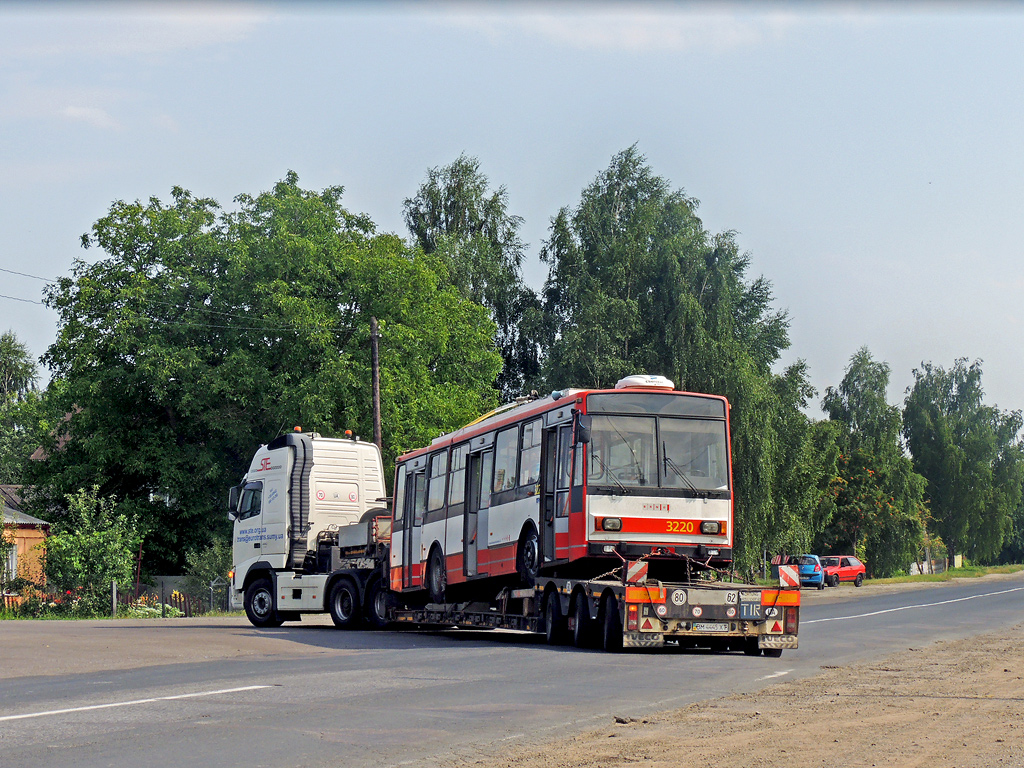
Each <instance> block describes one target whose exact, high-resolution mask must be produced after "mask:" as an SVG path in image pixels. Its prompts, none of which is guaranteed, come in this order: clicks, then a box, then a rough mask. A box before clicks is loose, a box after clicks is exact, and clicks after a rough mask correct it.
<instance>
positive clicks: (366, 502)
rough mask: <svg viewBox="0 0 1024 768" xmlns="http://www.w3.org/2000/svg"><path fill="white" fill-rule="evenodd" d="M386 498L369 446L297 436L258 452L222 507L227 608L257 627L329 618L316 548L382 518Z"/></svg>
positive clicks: (373, 450)
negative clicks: (229, 557) (228, 566)
mask: <svg viewBox="0 0 1024 768" xmlns="http://www.w3.org/2000/svg"><path fill="white" fill-rule="evenodd" d="M386 493H387V491H386V487H385V484H384V472H383V462H382V461H381V455H380V450H379V449H378V448H377V446H376V445H375V444H373V443H368V442H365V441H362V440H359V439H358V438H352V439H334V438H325V437H321V436H320V435H318V434H316V433H310V434H303V433H301V432H298V431H296V432H294V433H291V434H285V435H281V436H280V437H278V438H276V439H274V440H272V441H271V442H270V443H269V444H267V445H264V446H261V447H260V449H259V450H258V451H256V455H255V456H253V458H252V461H251V462H250V464H249V470H248V472H246V473H245V476H244V477H243V479H242V482H241V484H240V485H238V486H235V487H234V488H232V489H231V493H230V496H229V501H228V509H229V512H228V517H229V519H231V520H232V521H233V523H234V531H233V536H232V542H233V563H234V569H233V571H232V578H231V602H232V606H233V607H244V608H245V610H246V613H247V614H249V619H250V620H251V621H252V622H253V623H254V624H256V625H257V626H274V625H277V624H280V622H281V620H284V619H287V618H297V614H299V613H302V612H322V611H325V610H327V605H326V598H327V594H326V592H327V591H328V589H329V586H330V585H329V584H328V576H329V573H325V572H324V570H325V568H324V565H323V563H321V562H319V561H318V545H319V544H322V543H323V542H324V541H325V540H327V539H328V538H330V537H331V536H332V535H333V536H334V539H333V540H332V541H331V542H330V543H331V544H337V532H338V531H339V530H341V529H347V528H350V527H351V526H353V525H354V524H358V523H360V522H361V521H364V520H365V519H367V518H369V517H374V516H377V515H383V514H386V509H385V505H386V498H385V497H386ZM319 549H320V550H321V551H322V549H323V548H322V547H319ZM321 559H322V558H321Z"/></svg>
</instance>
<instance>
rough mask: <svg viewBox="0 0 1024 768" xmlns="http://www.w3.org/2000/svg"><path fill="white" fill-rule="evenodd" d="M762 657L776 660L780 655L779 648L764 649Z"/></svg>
mask: <svg viewBox="0 0 1024 768" xmlns="http://www.w3.org/2000/svg"><path fill="white" fill-rule="evenodd" d="M764 655H765V656H768V657H770V658H773V659H777V658H779V657H780V656H781V655H782V649H781V648H765V649H764Z"/></svg>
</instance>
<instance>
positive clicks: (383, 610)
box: [365, 576, 388, 629]
mask: <svg viewBox="0 0 1024 768" xmlns="http://www.w3.org/2000/svg"><path fill="white" fill-rule="evenodd" d="M365 605H366V616H365V619H366V623H367V624H368V625H369V627H370V629H384V627H386V626H387V624H388V593H387V592H386V591H385V589H384V580H383V579H382V578H381V577H380V576H371V577H370V583H369V584H368V585H367V586H366V600H365Z"/></svg>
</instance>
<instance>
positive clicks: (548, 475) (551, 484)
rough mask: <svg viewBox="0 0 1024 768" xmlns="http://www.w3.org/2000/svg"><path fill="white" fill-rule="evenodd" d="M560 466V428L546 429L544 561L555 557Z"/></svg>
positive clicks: (542, 469) (543, 505)
mask: <svg viewBox="0 0 1024 768" xmlns="http://www.w3.org/2000/svg"><path fill="white" fill-rule="evenodd" d="M557 466H558V429H557V428H554V429H546V430H544V449H543V456H542V457H541V477H540V487H541V502H540V505H541V508H540V515H541V526H540V551H541V556H542V558H543V560H542V562H545V563H550V562H551V561H552V560H554V559H555V476H556V474H557Z"/></svg>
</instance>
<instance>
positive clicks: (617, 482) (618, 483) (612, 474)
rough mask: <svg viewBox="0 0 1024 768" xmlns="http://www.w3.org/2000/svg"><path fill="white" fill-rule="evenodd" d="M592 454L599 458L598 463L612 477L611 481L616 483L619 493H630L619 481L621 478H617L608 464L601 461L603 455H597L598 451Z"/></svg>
mask: <svg viewBox="0 0 1024 768" xmlns="http://www.w3.org/2000/svg"><path fill="white" fill-rule="evenodd" d="M590 455H591V456H592V457H593V458H595V459H597V463H598V464H600V465H601V469H603V470H604V473H605V474H606V475H607V476H608V477H609V478H611V481H612V482H613V483H615V486H616V487H617V488H618V489H619V493H621V494H622V495H623V496H625V495H626V494H627V493H628V491H627V490H626V486H624V485H623V484H622V483H621V482H619V478H617V477H616V476H615V473H614V472H612V471H611V470H610V469H608V465H607V464H605V463H604V462H603V461H601V457H600V456H598V455H597V452H596V451H595V452H593V453H591V454H590Z"/></svg>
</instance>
